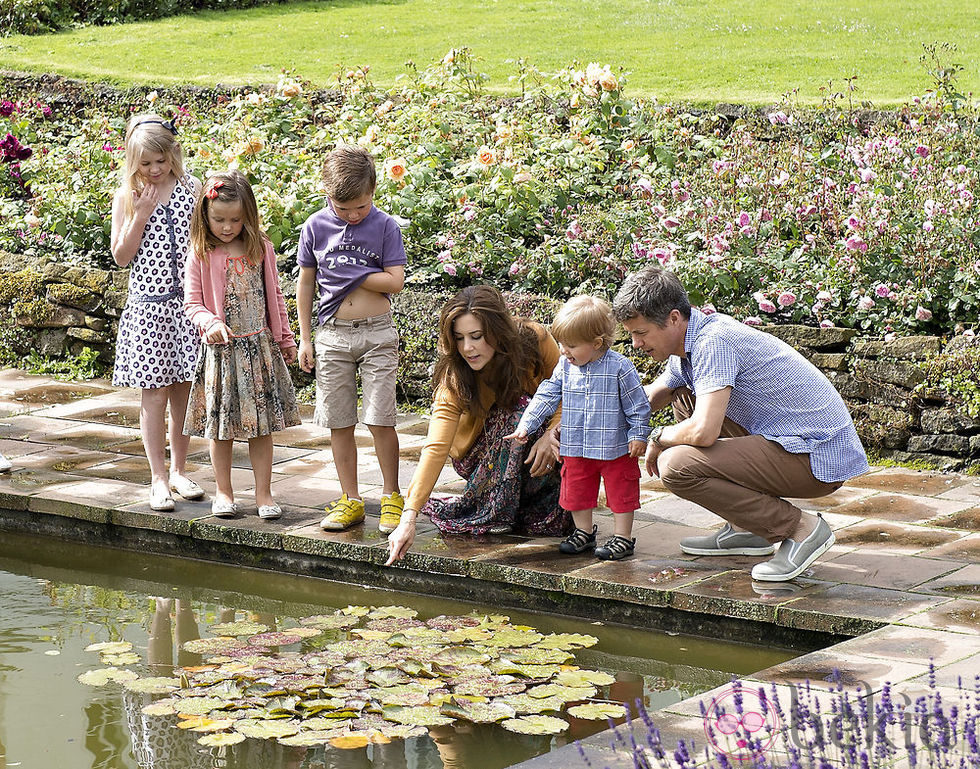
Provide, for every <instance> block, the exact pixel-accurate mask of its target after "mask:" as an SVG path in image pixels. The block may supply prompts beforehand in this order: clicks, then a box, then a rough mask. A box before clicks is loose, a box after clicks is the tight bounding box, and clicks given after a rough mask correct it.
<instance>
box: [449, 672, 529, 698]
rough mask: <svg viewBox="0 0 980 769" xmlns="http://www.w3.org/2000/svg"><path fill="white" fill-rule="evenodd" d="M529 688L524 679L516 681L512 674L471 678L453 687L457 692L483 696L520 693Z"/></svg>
mask: <svg viewBox="0 0 980 769" xmlns="http://www.w3.org/2000/svg"><path fill="white" fill-rule="evenodd" d="M526 688H527V684H526V683H524V682H522V681H515V680H514V679H513V678H511V677H510V676H488V677H487V678H471V679H470V680H468V681H463V682H462V683H461V684H458V685H457V686H455V687H454V688H453V691H454V692H456V694H476V695H480V696H482V697H503V696H504V695H507V694H518V693H520V692H522V691H524V690H525V689H526Z"/></svg>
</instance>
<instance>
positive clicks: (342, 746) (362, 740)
mask: <svg viewBox="0 0 980 769" xmlns="http://www.w3.org/2000/svg"><path fill="white" fill-rule="evenodd" d="M368 742H370V740H369V739H368V735H367V734H365V733H356V734H355V733H350V734H343V735H340V736H339V737H332V738H331V739H330V745H331V747H334V748H337V749H338V750H355V749H357V748H364V747H367V744H368Z"/></svg>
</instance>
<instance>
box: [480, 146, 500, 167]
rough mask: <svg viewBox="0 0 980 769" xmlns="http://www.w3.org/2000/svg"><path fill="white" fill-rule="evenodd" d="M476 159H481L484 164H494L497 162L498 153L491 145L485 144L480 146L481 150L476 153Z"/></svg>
mask: <svg viewBox="0 0 980 769" xmlns="http://www.w3.org/2000/svg"><path fill="white" fill-rule="evenodd" d="M476 159H477V160H479V161H480V163H481V164H482V165H485V166H492V165H493V164H494V163H496V162H497V153H496V152H494V150H493V149H492V148H491V147H488V146H486V145H485V144H484V145H483V146H482V147H480V151H479V152H477V153H476Z"/></svg>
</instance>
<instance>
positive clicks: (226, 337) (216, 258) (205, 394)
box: [184, 171, 300, 518]
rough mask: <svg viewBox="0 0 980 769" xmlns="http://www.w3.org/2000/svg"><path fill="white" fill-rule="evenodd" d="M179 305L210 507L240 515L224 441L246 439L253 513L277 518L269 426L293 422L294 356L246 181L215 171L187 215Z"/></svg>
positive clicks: (193, 430) (191, 414) (190, 414)
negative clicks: (197, 347)
mask: <svg viewBox="0 0 980 769" xmlns="http://www.w3.org/2000/svg"><path fill="white" fill-rule="evenodd" d="M185 292H186V300H185V302H184V309H185V310H186V312H187V315H188V316H189V317H190V319H191V321H192V322H193V323H194V325H195V326H196V327H197V329H198V330H199V331H200V333H201V337H202V344H201V354H200V356H199V357H198V361H197V370H196V372H195V375H194V380H193V382H192V384H191V394H190V400H189V403H188V408H187V420H186V421H185V423H184V432H185V433H187V434H188V435H199V436H202V437H204V438H208V439H210V441H211V465H212V466H213V468H214V479H215V484H216V486H217V492H216V493H215V495H214V500H213V502H212V503H211V514H212V515H215V516H218V517H221V518H230V517H233V516H235V515H236V514H237V513H238V508H237V506H236V505H235V492H234V490H233V489H232V487H231V454H232V441H235V440H246V441H248V454H249V458H250V459H251V461H252V472H253V473H254V474H255V503H256V505H257V506H258V514H259V517H260V518H278V517H279V516H281V515H282V510H281V509H280V507H279V505H277V504H276V502H275V500H274V499H273V497H272V488H271V484H272V448H273V445H272V433H274V432H276V431H277V430H282V429H285V428H286V427H290V426H291V425H298V424H299V423H300V418H299V409H298V407H297V405H296V392H295V391H294V389H293V383H292V380H291V379H290V376H289V371H288V370H287V368H286V364H288V363H293V362H294V361H295V360H296V341H295V339H294V338H293V332H292V331H291V330H290V328H289V320H288V317H287V315H286V302H285V300H284V299H283V295H282V290H281V289H280V288H279V273H278V272H277V270H276V255H275V253H274V252H273V249H272V244H271V243H270V242H269V240H268V238H266V236H265V233H263V232H262V230H261V229H259V211H258V206H257V205H256V203H255V195H254V194H253V193H252V188H251V186H249V183H248V180H247V179H246V178H245V177H244V176H243V175H242V174H241V173H239V172H238V171H230V172H228V173H221V174H214V175H213V176H211V177H210V178H209V179H208V180H207V182H206V183H205V185H204V192H203V194H202V195H201V197H200V198H199V199H198V201H197V205H196V206H195V207H194V213H193V215H192V217H191V255H190V257H189V258H188V260H187V275H186V280H185Z"/></svg>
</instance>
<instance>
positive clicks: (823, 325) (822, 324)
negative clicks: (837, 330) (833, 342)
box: [820, 319, 834, 328]
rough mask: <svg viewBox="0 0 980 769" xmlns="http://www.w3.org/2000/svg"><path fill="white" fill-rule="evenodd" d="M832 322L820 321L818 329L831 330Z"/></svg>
mask: <svg viewBox="0 0 980 769" xmlns="http://www.w3.org/2000/svg"><path fill="white" fill-rule="evenodd" d="M833 327H834V322H833V321H831V320H827V319H824V320H822V321H820V328H833Z"/></svg>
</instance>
